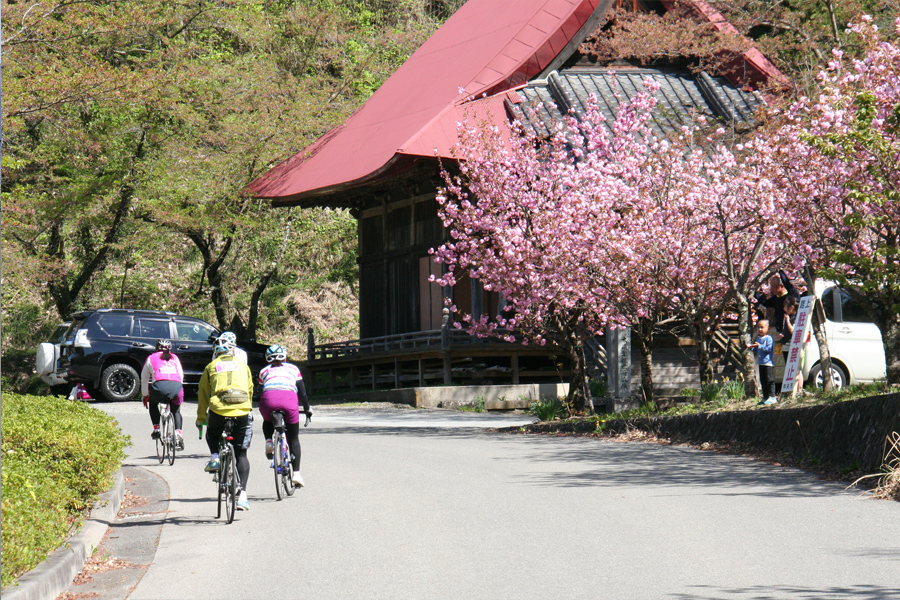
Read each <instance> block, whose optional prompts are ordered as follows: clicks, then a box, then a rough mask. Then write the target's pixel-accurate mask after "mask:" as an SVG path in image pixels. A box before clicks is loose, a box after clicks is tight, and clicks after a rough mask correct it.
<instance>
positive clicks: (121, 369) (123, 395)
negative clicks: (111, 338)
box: [92, 363, 141, 402]
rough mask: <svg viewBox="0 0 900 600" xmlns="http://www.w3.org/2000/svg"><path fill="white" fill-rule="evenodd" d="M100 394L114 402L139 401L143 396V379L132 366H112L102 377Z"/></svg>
mask: <svg viewBox="0 0 900 600" xmlns="http://www.w3.org/2000/svg"><path fill="white" fill-rule="evenodd" d="M100 394H101V395H102V396H103V397H104V398H105V399H106V400H109V401H112V402H119V401H123V400H137V397H138V396H140V394H141V379H140V377H138V374H137V371H135V370H134V368H133V367H132V366H131V365H126V364H125V363H116V364H114V365H110V366H108V367H106V369H104V370H103V374H102V375H101V376H100ZM92 397H93V396H92Z"/></svg>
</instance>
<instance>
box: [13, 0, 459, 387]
mask: <svg viewBox="0 0 900 600" xmlns="http://www.w3.org/2000/svg"><path fill="white" fill-rule="evenodd" d="M461 3H462V0H296V1H290V0H275V1H273V0H265V1H262V0H233V1H229V2H209V1H200V2H193V3H187V4H185V3H182V2H174V1H170V0H152V1H151V0H121V1H119V2H77V3H71V2H55V3H49V4H46V3H45V4H39V5H34V4H33V3H22V2H16V1H13V0H4V1H3V3H2V8H3V22H2V28H3V39H4V45H3V57H2V58H3V71H2V78H3V80H2V83H3V92H4V102H3V114H2V117H3V127H4V134H3V155H2V169H3V172H2V200H3V229H2V236H3V246H2V251H3V255H2V260H3V286H2V311H3V312H2V318H3V328H2V351H3V354H4V355H5V356H6V355H11V354H14V353H16V352H24V353H33V352H34V348H35V346H36V344H37V343H38V342H40V341H43V339H44V337H45V336H46V335H47V334H48V332H49V331H50V330H52V329H53V328H54V327H55V326H56V325H57V324H58V322H59V321H60V320H62V319H65V318H67V317H68V316H69V315H71V314H72V313H74V312H76V311H78V310H80V309H85V308H93V307H101V306H107V307H125V308H152V309H164V310H171V311H176V312H179V313H183V314H189V315H193V316H197V317H201V318H204V319H206V320H208V321H210V322H211V323H213V324H215V325H217V326H219V327H220V328H231V329H234V330H236V331H238V333H239V334H240V335H243V336H246V337H256V338H257V339H259V340H260V341H262V342H269V341H271V342H276V341H277V342H279V343H282V344H284V345H286V346H287V347H288V349H289V351H290V352H291V354H292V355H293V356H298V357H299V356H302V355H303V354H302V351H304V350H305V337H306V329H307V327H312V328H313V329H314V330H315V332H316V337H317V339H318V340H331V339H347V338H353V337H355V336H356V335H357V334H358V333H357V332H358V326H357V301H356V294H357V266H356V222H355V220H354V219H353V217H352V216H351V215H350V214H349V213H348V212H346V211H332V210H300V209H272V208H271V207H270V206H269V203H268V202H266V201H261V200H256V199H252V198H247V197H243V196H241V194H240V192H241V190H242V189H243V188H244V187H245V186H246V185H247V184H248V183H250V182H251V181H252V180H254V179H255V178H256V177H258V176H260V175H261V174H263V173H264V172H266V171H267V170H268V169H269V168H271V167H272V166H273V165H275V164H277V163H278V162H279V161H281V160H284V159H286V158H288V157H289V156H291V155H292V154H294V153H296V152H297V151H299V150H300V149H302V148H303V147H305V146H306V145H308V144H309V143H311V142H312V141H313V140H315V139H316V138H318V137H319V136H320V135H322V134H323V133H325V132H326V131H328V130H329V129H330V128H332V127H334V126H336V125H339V124H340V123H341V122H343V121H344V120H345V119H346V118H347V116H348V115H349V114H350V113H351V112H352V111H353V110H355V109H356V108H358V107H359V106H360V105H361V104H362V103H363V102H364V101H365V100H366V99H367V98H368V97H369V96H370V95H371V94H372V92H373V91H374V90H375V89H377V87H378V86H379V85H380V84H381V83H382V82H383V81H384V80H385V79H386V78H387V77H388V76H389V75H390V74H391V73H392V72H393V71H394V70H396V68H397V67H398V66H400V65H401V64H402V63H403V61H404V60H406V58H407V57H408V56H409V54H411V53H412V52H413V51H414V50H415V49H416V48H417V47H418V46H419V45H420V44H421V43H422V42H423V41H424V40H425V39H427V38H428V36H429V35H430V34H431V33H432V32H433V31H434V30H435V29H436V28H437V27H438V26H439V25H440V24H441V23H442V22H443V21H444V20H445V19H446V18H447V17H448V16H449V15H450V14H452V12H453V11H454V10H455V9H456V8H457V7H458V6H459V5H460V4H461ZM5 374H6V373H5Z"/></svg>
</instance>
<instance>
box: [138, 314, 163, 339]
mask: <svg viewBox="0 0 900 600" xmlns="http://www.w3.org/2000/svg"><path fill="white" fill-rule="evenodd" d="M136 321H137V322H136V324H135V327H134V337H142V338H156V339H158V340H159V339H162V340H166V339H169V322H168V321H159V320H156V319H136Z"/></svg>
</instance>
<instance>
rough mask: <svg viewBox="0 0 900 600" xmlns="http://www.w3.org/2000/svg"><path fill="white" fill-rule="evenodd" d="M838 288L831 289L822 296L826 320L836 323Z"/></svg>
mask: <svg viewBox="0 0 900 600" xmlns="http://www.w3.org/2000/svg"><path fill="white" fill-rule="evenodd" d="M836 289H837V288H833V287H830V288H828V289H827V290H825V292H824V293H823V294H822V308H823V309H825V318H826V319H828V320H829V321H834V320H835V317H834V291H835V290H836Z"/></svg>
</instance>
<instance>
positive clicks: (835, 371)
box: [809, 363, 847, 390]
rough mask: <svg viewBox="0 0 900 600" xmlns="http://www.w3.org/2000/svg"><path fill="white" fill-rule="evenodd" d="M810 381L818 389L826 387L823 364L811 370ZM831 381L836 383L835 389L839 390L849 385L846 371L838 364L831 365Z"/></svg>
mask: <svg viewBox="0 0 900 600" xmlns="http://www.w3.org/2000/svg"><path fill="white" fill-rule="evenodd" d="M809 381H810V382H811V383H812V384H813V385H814V386H815V387H816V388H817V389H820V390H821V389H822V387H823V385H824V381H823V374H822V363H818V364H817V365H815V366H814V367H813V368H812V369H810V370H809ZM831 381H832V382H833V383H834V389H836V390H839V389H841V388H842V387H844V386H846V385H847V374H846V373H844V369H842V368H841V366H840V365H838V364H836V363H831Z"/></svg>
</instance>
